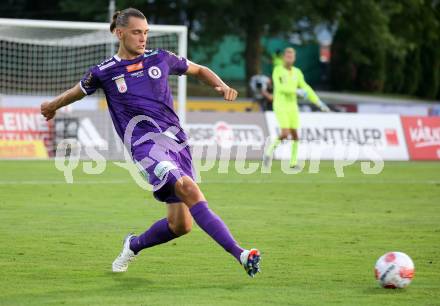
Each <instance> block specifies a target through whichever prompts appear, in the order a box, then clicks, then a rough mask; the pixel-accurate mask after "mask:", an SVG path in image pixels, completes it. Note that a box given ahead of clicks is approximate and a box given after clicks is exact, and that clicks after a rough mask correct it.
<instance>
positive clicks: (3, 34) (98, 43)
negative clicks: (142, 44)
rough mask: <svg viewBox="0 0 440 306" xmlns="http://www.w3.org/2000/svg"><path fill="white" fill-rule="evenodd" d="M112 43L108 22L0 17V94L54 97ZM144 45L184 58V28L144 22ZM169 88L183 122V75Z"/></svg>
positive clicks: (113, 49) (98, 59) (103, 55)
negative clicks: (146, 31)
mask: <svg viewBox="0 0 440 306" xmlns="http://www.w3.org/2000/svg"><path fill="white" fill-rule="evenodd" d="M117 47H118V43H117V40H116V38H115V37H114V35H112V34H111V33H110V31H109V24H108V23H94V22H66V21H46V20H23V19H22V20H20V19H1V18H0V95H32V96H55V95H57V94H59V93H61V92H62V91H64V90H66V89H68V88H70V87H72V86H73V85H75V84H76V83H77V82H78V81H79V80H80V78H81V77H82V76H83V75H84V74H85V73H86V72H87V71H88V69H89V68H90V67H91V66H93V65H96V64H99V63H100V62H102V61H103V60H104V59H106V58H109V57H111V56H112V55H114V54H115V53H116V51H117ZM147 48H149V49H154V48H162V49H167V50H170V51H172V52H174V53H176V54H178V55H180V56H183V57H186V54H187V29H186V27H185V26H164V25H150V32H149V38H148V45H147ZM170 86H171V88H172V90H173V95H174V98H175V100H176V102H177V105H178V110H177V111H178V113H179V116H180V118H181V120H182V121H184V120H185V111H184V110H185V101H186V78H185V77H179V78H177V77H171V78H170ZM97 94H98V95H103V93H102V92H97Z"/></svg>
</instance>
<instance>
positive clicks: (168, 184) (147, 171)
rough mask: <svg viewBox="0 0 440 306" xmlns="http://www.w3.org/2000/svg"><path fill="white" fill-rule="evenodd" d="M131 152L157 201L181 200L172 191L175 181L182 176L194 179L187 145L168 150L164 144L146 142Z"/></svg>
mask: <svg viewBox="0 0 440 306" xmlns="http://www.w3.org/2000/svg"><path fill="white" fill-rule="evenodd" d="M132 153H133V159H134V160H135V162H136V164H137V165H138V167H139V168H140V170H141V172H142V174H143V175H144V176H145V177H146V179H147V180H148V182H149V183H150V184H151V185H152V186H153V195H154V197H155V198H156V199H157V200H158V201H160V202H166V203H177V202H182V200H181V199H180V198H179V197H178V196H177V195H176V193H175V191H174V185H175V183H176V181H177V180H178V179H179V178H181V177H182V176H189V177H191V178H192V179H195V175H194V173H195V171H194V168H193V165H192V157H191V152H190V148H189V146H188V145H185V146H184V147H183V146H182V147H179V148H176V147H174V148H173V149H171V150H170V149H169V147H167V146H166V145H158V144H154V143H150V142H146V143H143V144H142V145H139V146H136V147H134V149H132Z"/></svg>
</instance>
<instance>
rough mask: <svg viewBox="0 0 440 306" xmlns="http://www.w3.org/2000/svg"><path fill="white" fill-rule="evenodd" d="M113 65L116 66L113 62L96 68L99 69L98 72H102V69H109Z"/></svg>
mask: <svg viewBox="0 0 440 306" xmlns="http://www.w3.org/2000/svg"><path fill="white" fill-rule="evenodd" d="M114 64H116V62H115V61H113V62H110V63H107V64H105V65H102V66H98V67H99V70H100V71H102V70H104V69H107V68H108V67H111V66H113V65H114Z"/></svg>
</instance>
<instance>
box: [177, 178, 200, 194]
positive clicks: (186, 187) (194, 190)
mask: <svg viewBox="0 0 440 306" xmlns="http://www.w3.org/2000/svg"><path fill="white" fill-rule="evenodd" d="M176 191H177V193H178V194H179V195H180V196H181V197H183V198H194V197H197V196H198V194H199V193H200V189H199V187H198V186H197V185H196V184H195V183H194V182H188V181H179V182H177V183H176Z"/></svg>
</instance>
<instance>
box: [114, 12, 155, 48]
mask: <svg viewBox="0 0 440 306" xmlns="http://www.w3.org/2000/svg"><path fill="white" fill-rule="evenodd" d="M148 30H149V28H148V22H147V20H145V19H142V18H136V17H130V18H129V19H128V25H127V26H126V27H124V28H121V33H120V37H119V40H120V42H121V43H122V44H124V47H125V49H126V50H127V51H128V52H129V53H131V54H134V55H141V54H143V53H144V52H145V47H146V45H147V35H148ZM118 36H119V35H118Z"/></svg>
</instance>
